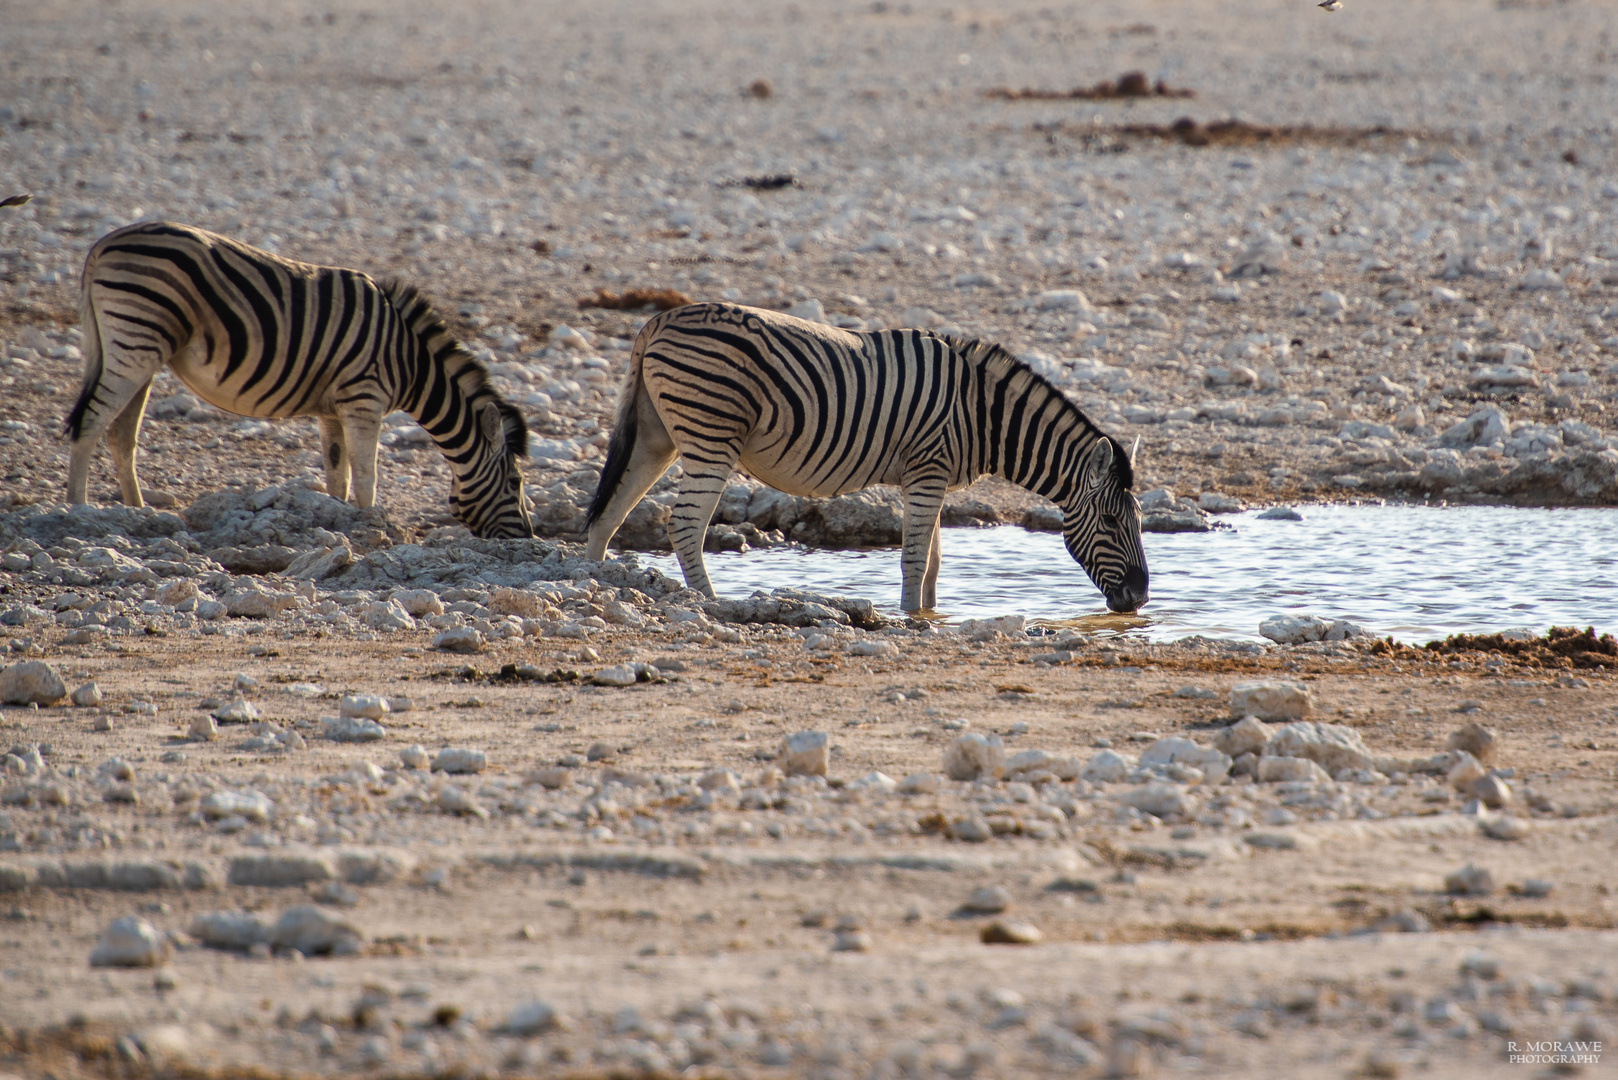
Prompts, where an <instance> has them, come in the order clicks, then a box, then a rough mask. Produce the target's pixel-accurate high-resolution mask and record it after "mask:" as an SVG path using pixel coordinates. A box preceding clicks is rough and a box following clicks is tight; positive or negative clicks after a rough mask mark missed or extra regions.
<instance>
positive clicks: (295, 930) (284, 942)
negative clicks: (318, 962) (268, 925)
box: [270, 904, 365, 956]
mask: <svg viewBox="0 0 1618 1080" xmlns="http://www.w3.org/2000/svg"><path fill="white" fill-rule="evenodd" d="M270 944H271V945H272V946H273V947H275V948H276V949H279V950H282V951H287V950H291V949H296V950H298V951H299V952H301V953H303V955H305V956H328V955H329V956H351V955H354V954H356V953H359V952H362V951H363V950H364V946H365V935H364V934H363V933H362V932H361V931H360V929H359V927H357V926H355V925H354V924H353V923H352V922H350V921H349V920H348V919H345V918H343V917H342V916H341V915H336V914H334V913H332V912H330V911H328V910H327V909H325V908H322V907H316V906H315V905H313V904H299V905H297V906H295V907H290V908H287V909H286V910H285V911H283V912H282V913H281V917H280V918H279V919H277V920H276V921H275V926H274V927H273V928H272V929H271V930H270Z"/></svg>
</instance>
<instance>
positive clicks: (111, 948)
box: [90, 915, 172, 967]
mask: <svg viewBox="0 0 1618 1080" xmlns="http://www.w3.org/2000/svg"><path fill="white" fill-rule="evenodd" d="M171 951H172V950H171V947H170V945H169V941H168V938H166V937H164V936H163V935H162V934H160V933H158V931H157V929H156V928H155V927H153V926H152V924H151V923H149V922H147V921H146V920H145V919H142V918H139V917H138V916H135V915H126V916H124V917H123V918H121V919H114V920H113V921H112V923H111V924H110V925H108V927H107V928H106V929H105V930H103V931H102V932H101V939H100V940H99V941H97V942H96V946H95V949H94V950H92V951H91V953H90V966H91V967H160V966H162V965H163V964H166V963H168V960H169V956H170V954H171Z"/></svg>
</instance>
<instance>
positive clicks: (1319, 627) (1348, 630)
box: [1258, 615, 1365, 645]
mask: <svg viewBox="0 0 1618 1080" xmlns="http://www.w3.org/2000/svg"><path fill="white" fill-rule="evenodd" d="M1258 632H1259V633H1260V634H1262V635H1263V636H1264V637H1267V638H1269V639H1270V640H1271V641H1273V642H1275V643H1277V644H1279V645H1299V644H1302V643H1303V642H1306V641H1346V640H1348V639H1349V638H1357V637H1364V636H1365V628H1364V627H1362V626H1359V625H1358V624H1356V623H1351V622H1348V621H1347V620H1344V619H1322V618H1318V617H1317V616H1314V615H1276V616H1273V617H1271V618H1268V619H1265V620H1264V621H1263V622H1261V623H1259V624H1258Z"/></svg>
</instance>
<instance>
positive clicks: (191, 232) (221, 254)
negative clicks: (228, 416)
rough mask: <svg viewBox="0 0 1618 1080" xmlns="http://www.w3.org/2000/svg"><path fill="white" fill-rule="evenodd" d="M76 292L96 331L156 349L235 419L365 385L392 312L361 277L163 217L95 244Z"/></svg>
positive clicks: (394, 324)
mask: <svg viewBox="0 0 1618 1080" xmlns="http://www.w3.org/2000/svg"><path fill="white" fill-rule="evenodd" d="M84 290H85V303H86V307H87V310H93V311H94V312H95V313H96V314H97V321H98V324H99V331H100V333H101V334H102V335H104V336H105V335H111V336H114V337H116V338H117V340H118V343H119V344H121V345H123V346H124V347H125V348H126V349H132V350H136V351H151V352H153V353H158V352H164V351H166V352H167V353H168V356H167V357H166V359H167V362H168V363H169V364H170V365H171V366H172V367H173V369H174V371H175V374H176V375H178V376H179V377H180V379H181V380H182V381H183V382H184V383H185V384H186V385H187V386H188V387H190V388H191V389H192V390H193V391H194V392H195V393H196V394H197V395H198V396H199V397H202V398H204V399H205V400H207V401H208V402H210V403H211V404H213V405H217V406H218V407H220V408H222V409H226V410H229V411H230V412H235V413H240V414H242V415H246V416H257V417H264V418H275V417H287V416H298V415H310V414H317V413H329V412H330V411H331V408H332V406H333V405H334V404H335V399H336V398H337V397H340V396H342V395H344V394H347V395H353V394H355V393H364V392H366V391H367V390H369V391H370V392H372V393H375V392H376V390H377V388H375V387H365V388H363V389H362V386H361V384H362V383H364V382H365V381H366V377H367V376H371V377H373V378H374V376H375V373H376V363H375V360H376V352H377V347H378V345H379V343H381V342H382V341H384V340H387V339H390V338H391V339H393V340H397V339H398V323H399V319H398V315H397V313H396V312H395V311H394V310H393V308H392V306H391V304H390V303H389V301H388V298H387V296H386V295H385V294H384V292H383V289H382V287H381V286H379V285H378V284H377V282H375V281H374V280H372V279H371V277H370V276H368V275H366V274H364V273H361V272H360V271H358V270H348V269H343V268H340V267H329V266H316V265H313V264H310V263H302V262H296V261H293V260H291V259H283V258H281V257H280V256H278V255H274V254H272V253H270V252H267V251H262V250H259V249H257V248H253V247H249V246H248V245H246V244H242V243H239V242H237V241H235V240H231V239H229V238H227V237H223V236H218V235H215V234H213V233H209V232H205V231H203V230H201V229H195V228H191V227H189V226H185V225H175V224H170V223H166V222H150V223H142V224H138V225H130V226H127V227H125V228H122V229H118V230H116V231H114V232H111V233H108V234H107V235H106V236H104V237H102V238H101V240H99V241H97V243H96V244H95V246H94V247H92V248H91V249H90V253H89V255H88V256H87V257H86V259H85V274H84ZM390 326H391V330H390ZM379 396H380V395H379Z"/></svg>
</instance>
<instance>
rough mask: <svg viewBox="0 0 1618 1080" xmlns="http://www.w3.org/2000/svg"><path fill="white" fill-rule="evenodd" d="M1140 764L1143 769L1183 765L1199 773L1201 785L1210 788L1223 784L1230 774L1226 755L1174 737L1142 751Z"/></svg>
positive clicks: (1229, 760) (1159, 741)
mask: <svg viewBox="0 0 1618 1080" xmlns="http://www.w3.org/2000/svg"><path fill="white" fill-rule="evenodd" d="M1140 764H1141V765H1142V766H1143V767H1145V766H1152V765H1185V766H1188V767H1190V768H1192V769H1196V770H1198V771H1199V772H1201V774H1202V783H1204V784H1207V785H1209V786H1212V785H1214V784H1221V783H1224V780H1225V777H1226V776H1228V775H1229V774H1230V766H1231V759H1230V756H1229V755H1228V754H1224V753H1222V752H1220V751H1218V750H1215V749H1213V748H1211V747H1207V746H1199V745H1198V744H1197V743H1195V742H1192V741H1191V740H1190V739H1186V738H1182V737H1180V736H1177V735H1174V736H1170V737H1168V738H1166V739H1159V740H1157V741H1156V742H1155V743H1153V744H1152V745H1151V746H1148V747H1147V748H1146V749H1145V750H1144V751H1142V752H1141V755H1140Z"/></svg>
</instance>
